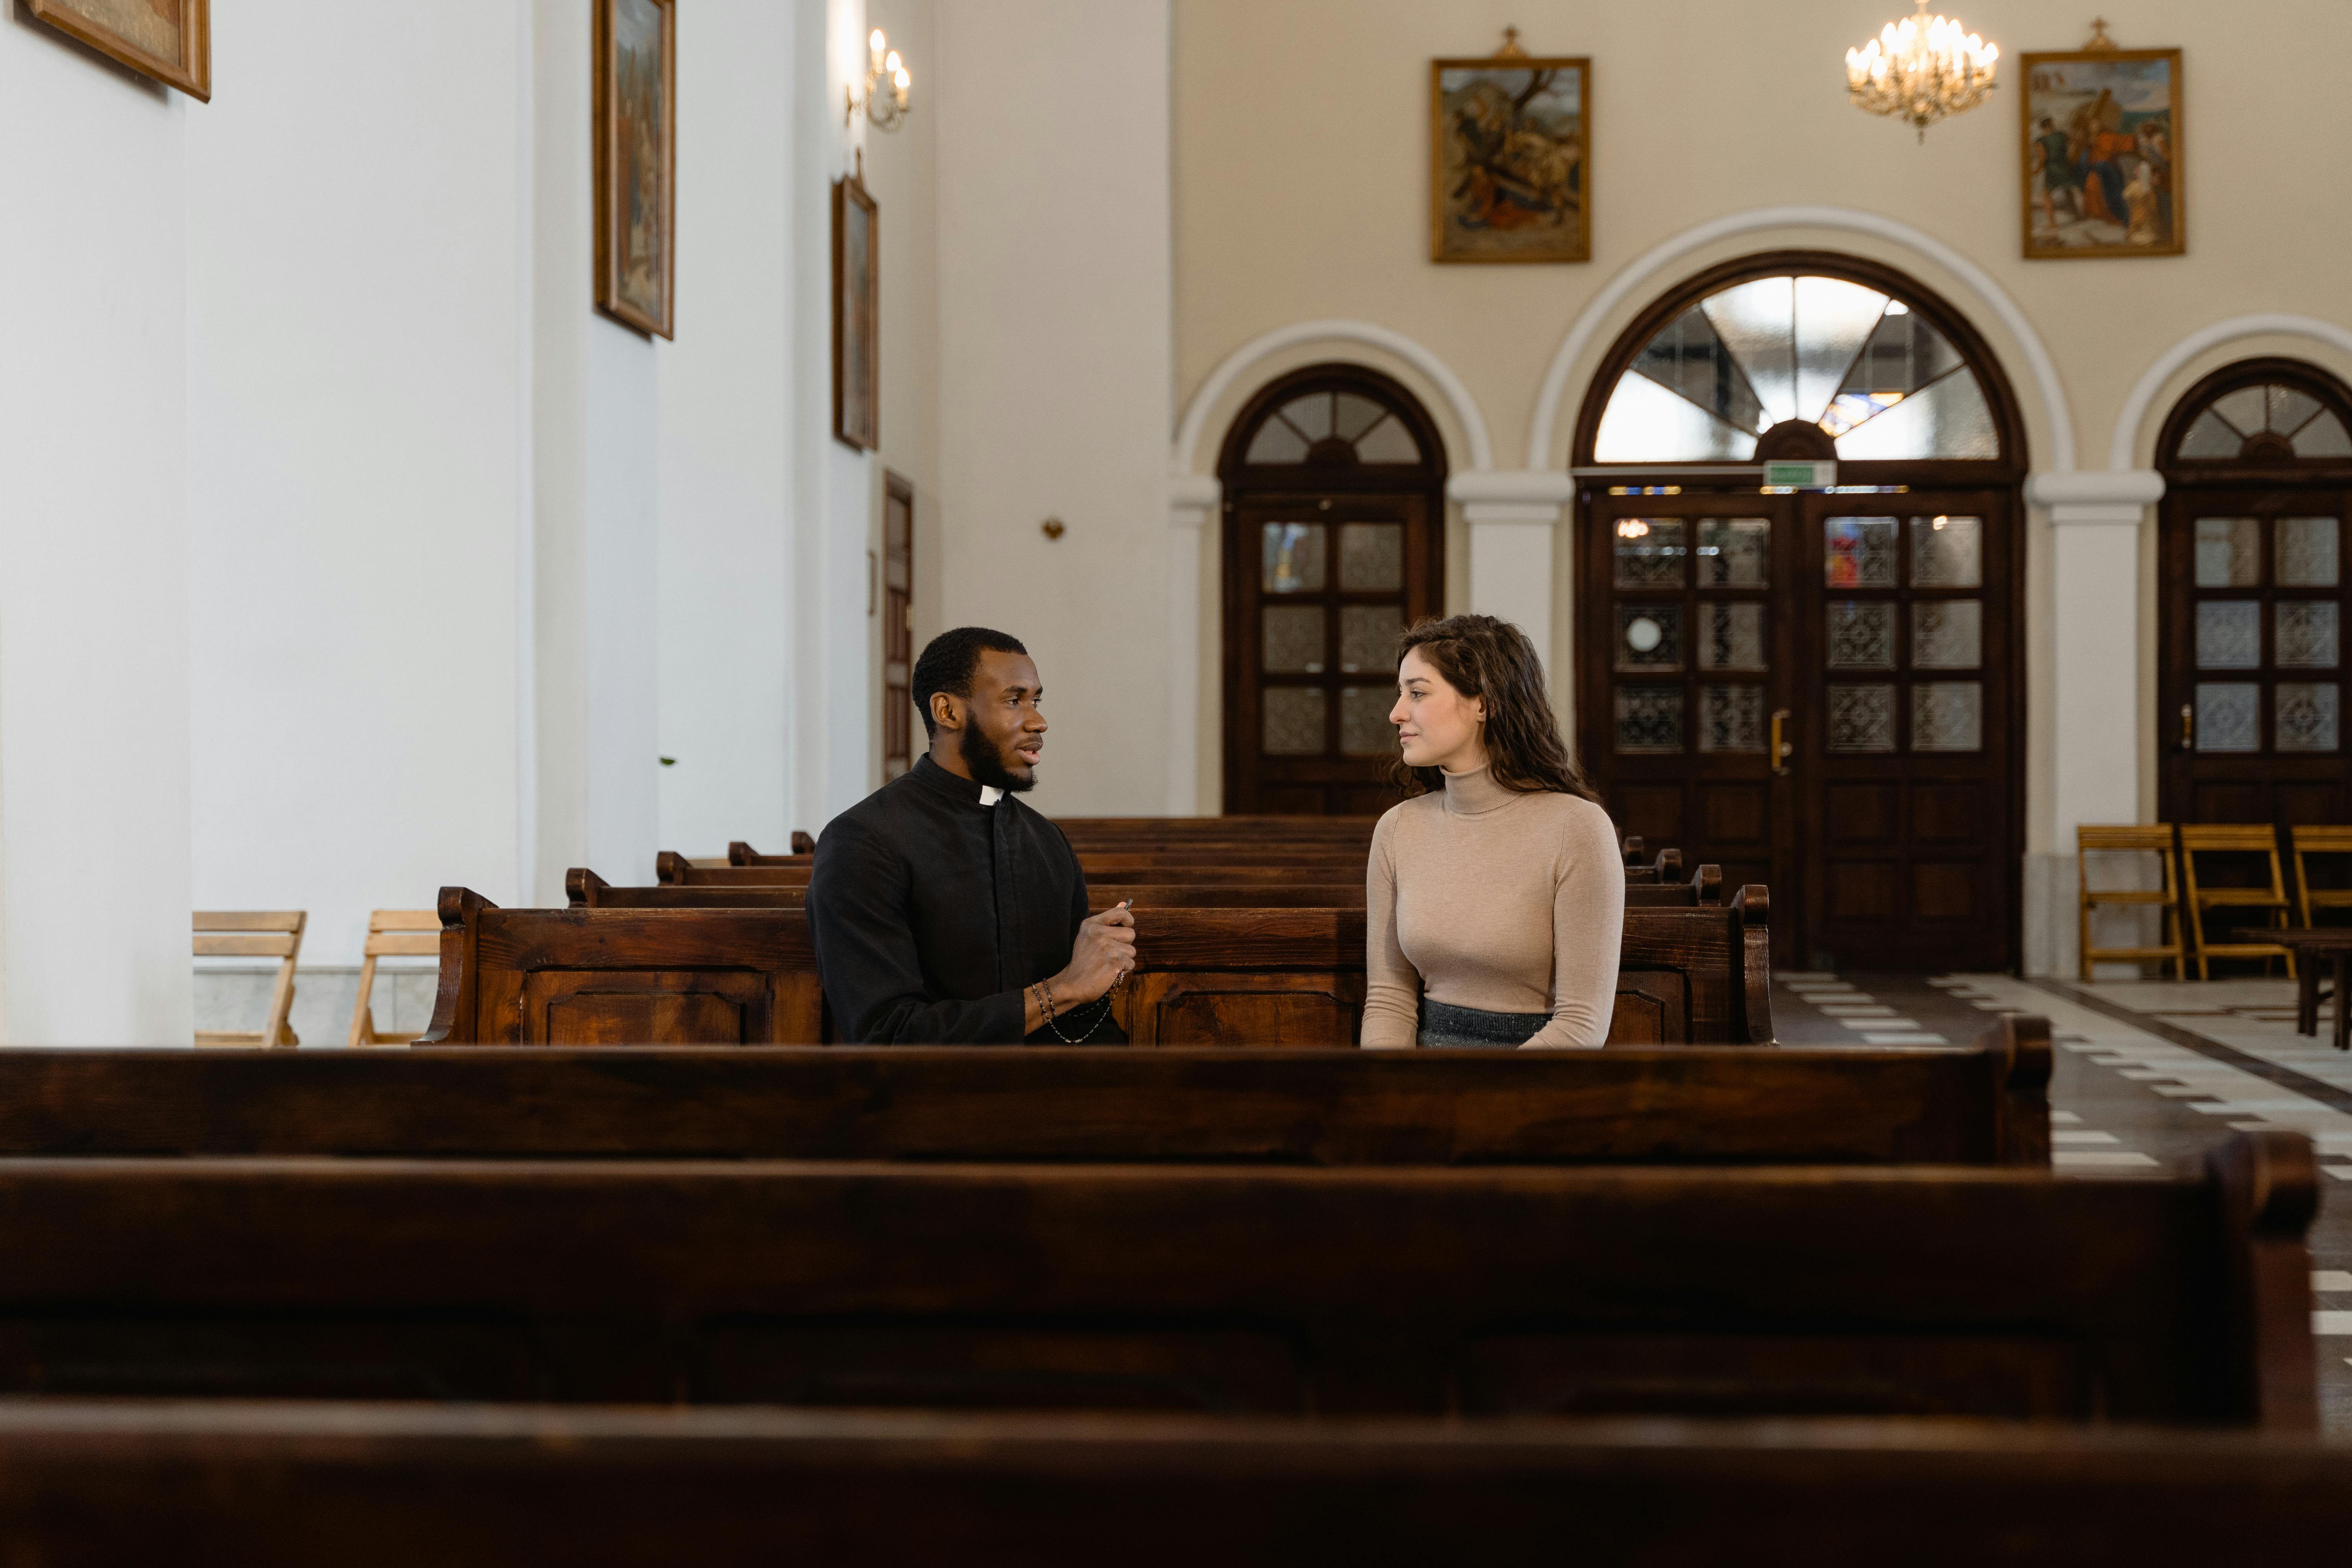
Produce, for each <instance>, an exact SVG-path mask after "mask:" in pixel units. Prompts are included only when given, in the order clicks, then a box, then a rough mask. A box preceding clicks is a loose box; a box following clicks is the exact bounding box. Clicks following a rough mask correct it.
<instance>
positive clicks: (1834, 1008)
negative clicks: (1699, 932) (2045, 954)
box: [1772, 974, 2352, 1435]
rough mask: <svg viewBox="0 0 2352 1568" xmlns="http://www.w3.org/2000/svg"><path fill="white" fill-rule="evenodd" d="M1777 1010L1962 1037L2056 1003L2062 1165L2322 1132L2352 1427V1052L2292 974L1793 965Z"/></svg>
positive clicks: (2123, 1166)
mask: <svg viewBox="0 0 2352 1568" xmlns="http://www.w3.org/2000/svg"><path fill="white" fill-rule="evenodd" d="M1772 1006H1773V1024H1774V1028H1775V1032H1776V1033H1777V1034H1778V1036H1779V1037H1780V1040H1781V1041H1782V1042H1783V1043H1784V1044H1789V1045H1936V1044H1940V1043H1945V1042H1950V1043H1953V1044H1958V1043H1961V1042H1965V1041H1967V1040H1969V1039H1972V1038H1974V1037H1976V1036H1977V1034H1978V1033H1979V1032H1980V1031H1981V1030H1982V1029H1983V1028H1984V1027H1985V1025H1986V1023H1987V1021H1988V1019H1989V1018H1990V1017H1993V1016H1999V1015H2000V1014H2001V1013H2004V1012H2021V1013H2040V1014H2042V1015H2043V1016H2047V1017H2048V1018H2049V1019H2050V1023H2051V1028H2052V1033H2053V1037H2054V1039H2055V1040H2056V1042H2057V1045H2058V1052H2057V1061H2056V1064H2055V1067H2054V1069H2053V1077H2052V1080H2051V1086H2050V1104H2051V1143H2052V1148H2051V1161H2052V1163H2053V1165H2055V1166H2056V1167H2057V1169H2058V1170H2059V1172H2060V1173H2062V1174H2082V1175H2095V1176H2130V1175H2132V1174H2133V1173H2145V1174H2151V1175H2153V1174H2161V1173H2164V1172H2166V1171H2169V1170H2182V1169H2188V1170H2193V1169H2196V1168H2197V1167H2198V1165H2199V1164H2200V1163H2201V1162H2202V1160H2203V1158H2204V1155H2205V1151H2206V1150H2208V1149H2210V1147H2212V1145H2213V1144H2214V1143H2215V1142H2219V1141H2220V1140H2221V1139H2223V1138H2226V1137H2227V1136H2228V1135H2229V1134H2230V1132H2231V1131H2233V1130H2236V1129H2252V1128H2257V1127H2287V1128H2292V1129H2294V1131H2299V1132H2303V1133H2305V1134H2308V1135H2309V1136H2310V1137H2311V1139H2312V1140H2313V1142H2315V1144H2317V1146H2318V1150H2319V1157H2320V1162H2321V1169H2322V1170H2323V1171H2325V1172H2326V1173H2327V1174H2328V1176H2329V1177H2330V1178H2333V1179H2331V1180H2329V1181H2328V1182H2326V1184H2324V1187H2323V1190H2322V1192H2321V1194H2320V1207H2319V1217H2318V1218H2317V1219H2316V1220H2315V1222H2314V1223H2313V1225H2312V1228H2311V1250H2312V1267H2313V1268H2314V1270H2315V1272H2314V1275H2313V1279H2312V1286H2313V1289H2314V1292H2315V1294H2314V1297H2313V1305H2314V1306H2315V1308H2316V1309H2317V1310H2316V1311H2315V1314H2314V1326H2315V1329H2316V1330H2317V1331H2318V1333H2319V1335H2320V1340H2319V1352H2320V1354H2319V1368H2320V1371H2319V1383H2320V1390H2319V1392H2320V1419H2321V1422H2322V1424H2323V1426H2325V1427H2326V1430H2327V1431H2329V1432H2331V1433H2335V1434H2339V1435H2352V1057H2347V1055H2346V1054H2344V1053H2341V1052H2338V1051H2336V1050H2334V1049H2332V1048H2331V1047H2328V1045H2327V1044H2326V1040H2325V1038H2324V1037H2323V1038H2321V1039H2316V1040H2315V1039H2313V1038H2310V1037H2305V1036H2300V1035H2297V1034H2296V1033H2295V1032H2294V985H2293V984H2292V983H2291V982H2288V981H2284V980H2230V981H2214V982H2211V983H2210V984H2207V983H2197V982H2192V983H2189V984H2179V983H2178V982H2145V983H2141V982H2104V983H2101V984H2095V985H2076V984H2070V983H2062V982H2056V981H2025V980H2018V979H2014V978H2011V977H2010V976H2007V975H1998V974H1990V975H1987V974H1952V975H1937V976H1934V977H1931V978H1928V979H1925V980H1923V979H1921V978H1920V977H1918V976H1916V975H1901V976H1896V975H1870V974H1843V975H1833V974H1782V975H1779V976H1777V977H1776V983H1775V985H1774V991H1773V997H1772ZM2338 1181H2341V1182H2344V1183H2345V1184H2346V1185H2343V1186H2338V1185H2336V1183H2337V1182H2338Z"/></svg>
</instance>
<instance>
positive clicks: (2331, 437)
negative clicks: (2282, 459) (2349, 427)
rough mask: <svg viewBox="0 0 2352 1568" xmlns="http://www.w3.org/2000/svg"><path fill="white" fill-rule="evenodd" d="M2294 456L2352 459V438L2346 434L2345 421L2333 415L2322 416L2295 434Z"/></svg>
mask: <svg viewBox="0 0 2352 1568" xmlns="http://www.w3.org/2000/svg"><path fill="white" fill-rule="evenodd" d="M2294 455H2295V456H2296V457H2298V458H2352V436H2347V435H2346V434H2345V433H2344V421H2342V420H2341V419H2338V418H2337V417H2336V416H2335V415H2334V414H2332V413H2328V414H2322V415H2321V416H2319V417H2318V418H2316V419H2315V420H2313V421H2312V422H2311V423H2310V424H2308V425H2306V426H2304V427H2303V428H2302V429H2300V430H2298V431H2296V432H2295V433H2294Z"/></svg>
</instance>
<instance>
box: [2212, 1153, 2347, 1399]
mask: <svg viewBox="0 0 2352 1568" xmlns="http://www.w3.org/2000/svg"><path fill="white" fill-rule="evenodd" d="M2205 1164H2206V1170H2207V1172H2208V1173H2209V1175H2210V1179H2211V1180H2212V1181H2213V1182H2214V1183H2215V1184H2217V1185H2218V1186H2219V1188H2220V1189H2221V1211H2222V1212H2221V1223H2222V1225H2223V1226H2224V1227H2225V1229H2226V1230H2227V1232H2228V1235H2227V1237H2226V1245H2227V1247H2228V1249H2229V1254H2230V1259H2231V1270H2230V1272H2231V1279H2230V1314H2231V1325H2230V1326H2231V1332H2230V1335H2229V1342H2230V1343H2231V1345H2233V1346H2237V1347H2240V1353H2241V1355H2242V1357H2243V1358H2244V1360H2243V1363H2242V1364H2240V1365H2238V1366H2236V1367H2233V1368H2231V1373H2233V1374H2234V1377H2235V1379H2236V1382H2237V1385H2238V1386H2237V1390H2236V1392H2237V1394H2238V1397H2239V1401H2240V1403H2241V1406H2242V1414H2243V1415H2244V1416H2245V1418H2246V1419H2247V1420H2248V1421H2250V1422H2252V1424H2253V1425H2254V1426H2263V1427H2268V1428H2272V1429H2275V1430H2280V1431H2289V1432H2316V1431H2317V1430H2318V1429H2319V1392H2318V1378H2319V1368H2318V1355H2317V1352H2316V1351H2315V1349H2314V1347H2313V1344H2312V1338H2311V1328H2312V1324H2311V1247H2310V1246H2309V1244H2308V1242H2307V1241H2306V1240H2305V1233H2306V1232H2308V1231H2309V1229H2310V1227H2311V1220H2312V1216H2313V1215H2315V1214H2317V1213H2318V1212H2319V1167H2318V1162H2317V1160H2316V1159H2315V1157H2314V1155H2313V1153H2312V1147H2311V1140H2310V1139H2308V1138H2306V1137H2305V1136H2304V1135H2303V1134H2302V1133H2300V1132H2288V1131H2282V1130H2267V1131H2259V1132H2241V1133H2239V1134H2238V1135H2237V1136H2236V1137H2234V1138H2232V1139H2231V1140H2230V1141H2229V1142H2227V1143H2224V1144H2222V1145H2221V1147H2220V1148H2218V1149H2215V1150H2214V1151H2213V1152H2211V1153H2210V1154H2208V1155H2206V1156H2205Z"/></svg>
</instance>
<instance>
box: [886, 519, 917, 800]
mask: <svg viewBox="0 0 2352 1568" xmlns="http://www.w3.org/2000/svg"><path fill="white" fill-rule="evenodd" d="M914 667H915V487H914V486H913V485H912V484H911V483H909V482H908V480H906V479H901V478H900V477H899V476H898V475H897V474H892V473H885V474H884V475H883V476H882V782H883V783H885V784H887V783H889V782H890V781H891V780H892V779H895V778H897V777H898V775H899V774H900V773H905V772H906V771H907V770H908V768H910V767H912V766H914V765H915V759H914V751H913V748H914V731H913V727H912V726H913V722H914V717H915V705H914V698H913V696H912V691H913V684H914Z"/></svg>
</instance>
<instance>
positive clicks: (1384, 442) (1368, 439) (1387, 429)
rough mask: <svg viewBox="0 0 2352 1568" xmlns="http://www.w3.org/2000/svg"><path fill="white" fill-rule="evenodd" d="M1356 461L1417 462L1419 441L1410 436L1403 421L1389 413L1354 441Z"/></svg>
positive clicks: (1419, 459) (1419, 457) (1410, 432)
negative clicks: (1359, 438) (1362, 436)
mask: <svg viewBox="0 0 2352 1568" xmlns="http://www.w3.org/2000/svg"><path fill="white" fill-rule="evenodd" d="M1356 461H1358V462H1360V463H1418V462H1420V461H1421V443H1420V442H1418V441H1416V440H1414V439H1413V438H1412V431H1410V430H1408V429H1406V428H1405V425H1404V421H1403V420H1402V419H1400V418H1398V417H1397V416H1395V415H1393V414H1391V415H1390V416H1388V417H1387V418H1385V419H1383V420H1381V422H1380V423H1379V424H1377V425H1375V426H1372V427H1371V428H1370V430H1368V431H1366V432H1365V433H1364V438H1363V439H1362V440H1360V441H1359V442H1357V443H1356Z"/></svg>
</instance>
